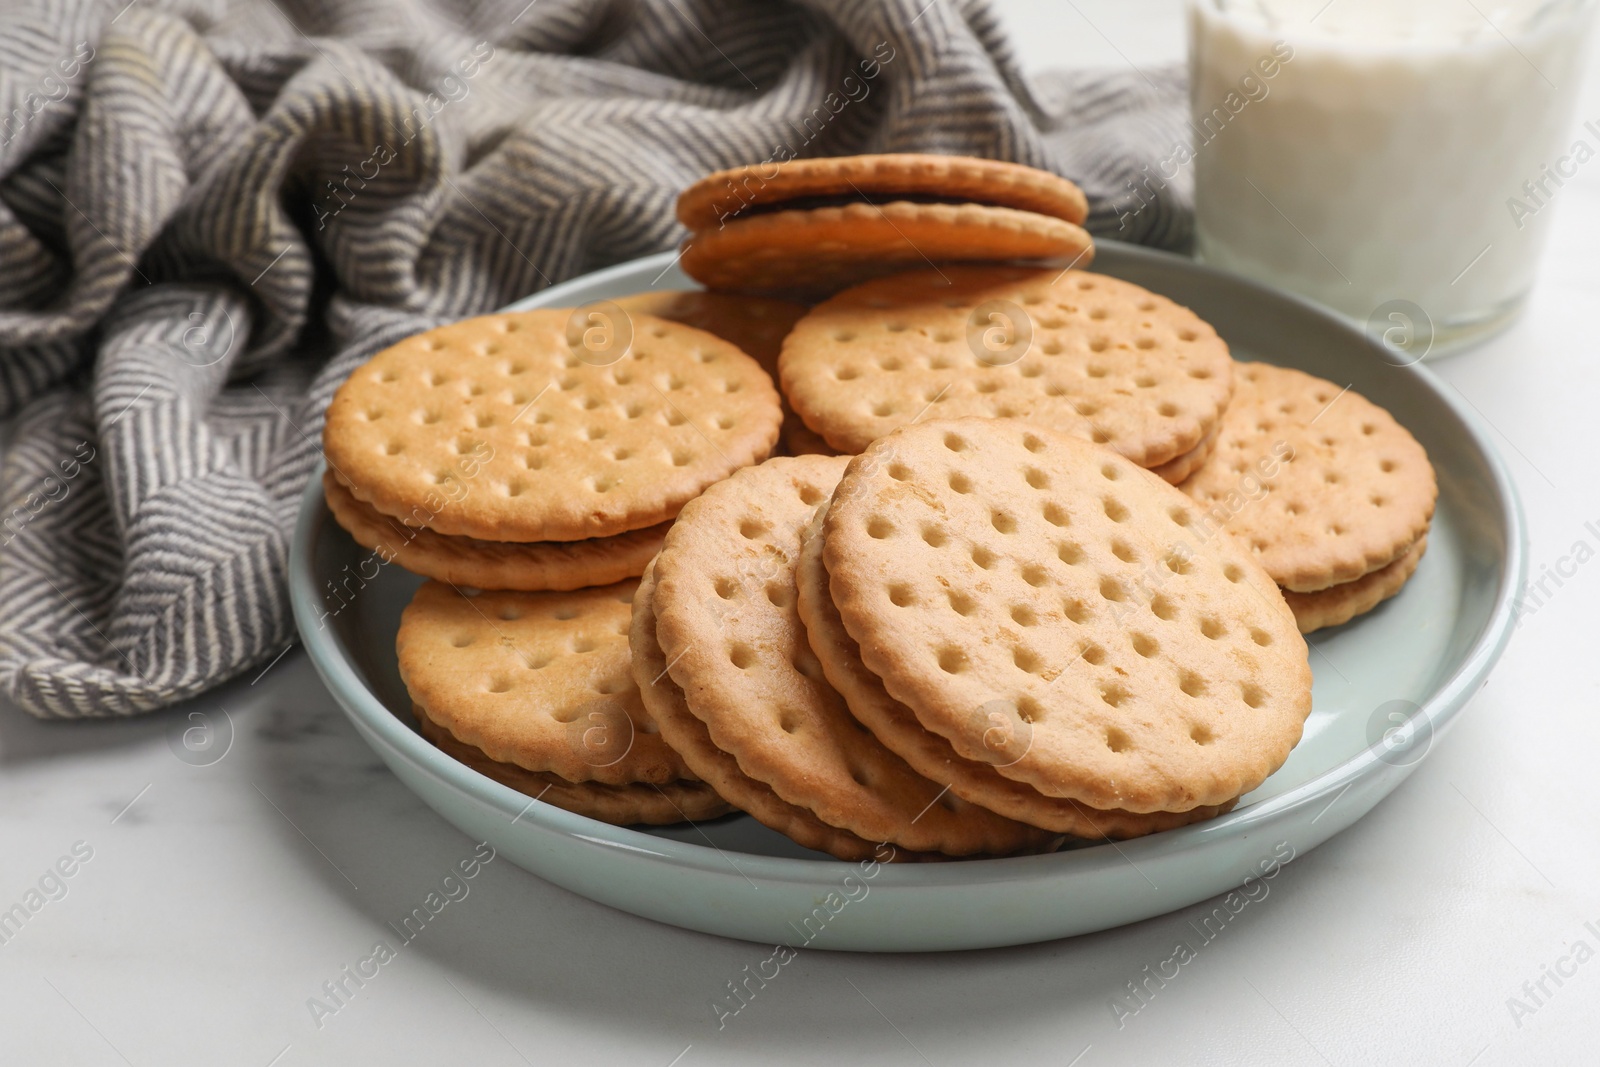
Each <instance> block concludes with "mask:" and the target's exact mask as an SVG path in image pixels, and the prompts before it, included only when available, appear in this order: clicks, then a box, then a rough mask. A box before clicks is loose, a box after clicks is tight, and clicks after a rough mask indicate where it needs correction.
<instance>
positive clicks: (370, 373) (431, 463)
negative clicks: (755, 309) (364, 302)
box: [323, 310, 781, 541]
mask: <svg viewBox="0 0 1600 1067" xmlns="http://www.w3.org/2000/svg"><path fill="white" fill-rule="evenodd" d="M573 315H574V313H573V312H571V311H564V310H542V311H520V312H507V313H503V314H498V315H486V316H483V317H482V318H476V319H467V320H465V321H463V322H457V323H453V324H451V325H449V326H441V327H439V328H438V329H435V330H429V331H427V332H426V333H422V334H418V335H417V336H415V337H410V338H407V339H406V340H404V341H402V342H400V343H399V344H397V345H394V346H392V347H390V348H386V349H384V350H383V351H382V352H379V353H378V354H377V355H376V356H374V357H373V358H372V359H371V360H369V361H368V362H367V363H366V364H364V365H363V366H361V367H359V368H357V369H356V371H355V372H354V373H353V374H351V375H350V378H349V379H348V380H347V381H346V382H345V383H344V384H343V385H342V386H340V387H339V390H338V392H337V393H335V394H334V398H333V402H332V404H331V405H330V406H329V408H328V416H327V425H326V428H325V429H324V431H323V445H324V450H325V453H326V455H327V459H328V466H329V467H330V468H332V469H333V470H334V472H335V473H336V474H337V476H338V477H339V479H340V480H341V481H343V482H344V483H345V484H346V485H347V486H349V487H350V490H351V492H352V493H353V494H354V495H355V496H356V497H357V498H358V499H360V500H362V501H364V502H366V503H367V504H370V505H371V506H372V507H373V508H374V509H375V510H377V511H379V512H382V513H383V514H385V515H391V516H394V517H396V518H399V519H400V520H401V521H403V522H406V523H407V524H408V525H421V526H428V527H430V528H431V529H433V530H435V531H437V532H438V533H442V534H450V535H453V536H461V537H474V538H477V539H479V540H483V541H577V540H583V539H585V538H592V537H610V536H614V535H616V534H621V533H625V532H627V531H629V530H640V529H643V528H645V527H648V526H654V525H656V524H657V523H660V522H664V521H666V520H668V519H670V518H672V517H673V516H675V515H676V514H677V512H678V509H679V508H681V507H682V506H683V504H684V503H685V502H686V501H688V500H691V499H693V498H694V497H695V496H697V495H699V493H700V492H701V490H703V489H704V488H705V487H706V486H707V485H709V484H711V483H712V482H714V481H717V480H718V479H720V478H723V477H726V476H727V475H728V474H730V473H731V472H733V471H734V470H737V469H738V468H740V467H742V466H746V465H748V464H750V463H755V462H759V461H760V460H761V459H763V458H765V457H766V455H767V454H768V453H769V452H771V450H772V447H773V445H774V444H775V443H776V442H777V439H778V425H779V421H780V418H781V412H780V409H779V403H778V396H777V393H776V392H775V390H774V389H773V387H772V382H771V379H770V378H768V376H767V374H766V373H765V372H764V371H762V369H761V367H760V366H759V365H758V364H757V363H756V362H755V360H753V359H751V358H750V357H749V356H747V355H745V354H744V353H743V352H741V351H739V350H738V349H737V348H735V347H734V346H733V345H731V344H729V343H728V342H726V341H723V340H722V339H720V338H718V337H714V336H712V335H711V334H708V333H706V332H704V331H702V330H696V329H693V328H692V327H689V326H682V325H679V324H678V323H674V322H667V321H665V320H662V319H657V318H654V317H652V316H648V315H640V316H637V317H636V318H634V319H632V334H633V336H632V337H631V338H624V337H622V336H620V335H619V334H618V333H617V332H616V331H615V330H613V331H612V332H610V333H609V334H606V336H605V337H604V338H602V337H601V335H600V333H599V332H596V330H595V329H594V328H592V327H590V328H586V327H585V326H584V323H583V321H582V320H578V321H576V322H573V321H572V319H573ZM569 327H571V328H570V329H569ZM624 341H626V345H625V346H624V344H623V342H624ZM602 342H604V344H609V345H610V348H606V347H604V346H603V344H602Z"/></svg>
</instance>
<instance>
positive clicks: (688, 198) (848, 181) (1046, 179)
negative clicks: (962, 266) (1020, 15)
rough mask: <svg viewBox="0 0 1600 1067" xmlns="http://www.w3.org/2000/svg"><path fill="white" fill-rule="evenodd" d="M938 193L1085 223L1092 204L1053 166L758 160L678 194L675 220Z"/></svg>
mask: <svg viewBox="0 0 1600 1067" xmlns="http://www.w3.org/2000/svg"><path fill="white" fill-rule="evenodd" d="M911 196H917V197H923V198H937V199H940V200H947V201H951V202H969V201H970V202H973V203H980V204H991V205H994V206H996V207H1008V208H1014V209H1016V210H1019V211H1032V212H1036V213H1038V214H1041V215H1050V216H1053V217H1055V218H1058V219H1064V220H1066V221H1067V222H1072V223H1078V224H1082V222H1083V221H1084V219H1085V218H1087V217H1088V214H1089V203H1088V200H1087V199H1086V198H1085V197H1084V195H1083V190H1081V189H1079V188H1078V187H1077V186H1076V185H1074V184H1073V183H1072V182H1070V181H1068V180H1067V179H1065V178H1062V177H1058V176H1057V175H1054V174H1051V173H1050V172H1049V171H1043V170H1038V169H1037V168H1034V167H1026V166H1023V165H1021V164H1019V163H1003V162H1001V161H999V160H994V159H978V158H975V157H972V156H942V155H929V154H925V153H909V152H908V153H891V154H885V155H861V156H838V157H826V158H813V159H794V160H789V161H787V162H784V163H770V162H769V163H755V164H751V165H749V166H743V167H733V168H730V169H728V170H719V171H716V172H714V173H712V174H708V175H706V176H705V177H704V178H702V179H700V180H699V181H697V182H695V183H694V184H693V185H691V186H689V188H687V189H685V190H684V191H683V193H682V195H680V196H679V197H678V221H680V222H682V223H683V224H684V226H686V227H688V228H689V229H691V230H703V229H708V228H710V227H713V226H718V225H721V224H723V223H725V222H727V221H728V220H729V219H731V218H733V217H735V216H737V215H739V214H741V213H744V212H747V211H750V210H752V209H761V208H764V207H768V206H770V205H773V204H778V203H783V202H786V201H791V202H792V201H795V200H805V199H814V198H817V197H851V198H861V199H866V198H871V199H872V200H874V201H883V200H889V199H894V198H896V197H911Z"/></svg>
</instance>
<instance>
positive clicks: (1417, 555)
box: [1283, 536, 1428, 634]
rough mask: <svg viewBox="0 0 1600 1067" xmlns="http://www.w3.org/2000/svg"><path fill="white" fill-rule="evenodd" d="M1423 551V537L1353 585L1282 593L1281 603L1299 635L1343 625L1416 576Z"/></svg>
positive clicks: (1424, 549)
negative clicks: (1295, 624)
mask: <svg viewBox="0 0 1600 1067" xmlns="http://www.w3.org/2000/svg"><path fill="white" fill-rule="evenodd" d="M1427 550H1428V538H1427V537H1426V536H1424V537H1423V538H1422V540H1420V541H1418V542H1417V543H1416V545H1415V546H1414V547H1413V548H1412V549H1411V551H1409V552H1407V553H1406V554H1405V555H1403V556H1401V557H1400V558H1399V559H1397V560H1395V561H1394V562H1393V563H1391V564H1389V565H1388V566H1387V567H1379V568H1378V569H1377V570H1375V571H1372V572H1371V573H1368V574H1363V575H1362V576H1361V577H1359V578H1357V579H1356V580H1355V581H1353V582H1340V583H1339V584H1338V585H1330V586H1328V588H1326V589H1319V590H1317V591H1316V592H1315V593H1294V592H1288V591H1285V593H1284V594H1283V599H1284V600H1286V601H1287V602H1288V604H1289V610H1290V611H1292V612H1294V620H1295V622H1296V623H1298V624H1299V626H1300V632H1301V633H1303V634H1308V633H1311V632H1312V631H1313V630H1320V629H1322V628H1323V627H1325V626H1338V625H1340V624H1342V623H1347V622H1349V621H1350V620H1351V619H1353V618H1355V617H1356V616H1357V615H1365V614H1366V613H1367V612H1369V611H1371V610H1372V609H1373V608H1375V607H1377V606H1378V605H1379V604H1382V603H1383V602H1384V601H1385V600H1388V599H1389V598H1390V597H1392V596H1394V595H1395V594H1396V593H1398V592H1400V588H1401V586H1403V585H1405V584H1406V583H1407V582H1409V581H1410V580H1411V576H1412V575H1413V574H1415V573H1416V572H1417V564H1419V563H1421V562H1422V554H1423V553H1424V552H1426V551H1427Z"/></svg>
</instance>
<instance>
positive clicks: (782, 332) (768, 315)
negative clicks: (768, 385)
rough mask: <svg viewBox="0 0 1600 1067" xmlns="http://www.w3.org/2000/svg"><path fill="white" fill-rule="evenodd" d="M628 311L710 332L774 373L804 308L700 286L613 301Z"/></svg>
mask: <svg viewBox="0 0 1600 1067" xmlns="http://www.w3.org/2000/svg"><path fill="white" fill-rule="evenodd" d="M616 304H617V306H618V307H620V308H622V310H623V311H626V312H627V313H628V314H630V315H655V316H656V317H658V318H663V319H668V320H670V321H672V322H681V323H683V324H684V325H685V326H693V327H694V328H695V329H697V330H704V331H706V333H712V334H716V335H717V336H718V337H720V338H722V339H723V340H724V341H727V342H729V343H731V344H734V345H737V346H738V347H739V349H740V351H742V352H744V354H745V355H747V356H749V357H751V358H752V359H754V360H755V361H756V362H757V363H759V364H761V369H762V370H764V371H766V372H767V373H768V374H771V375H773V376H774V377H776V376H777V373H778V353H779V352H780V351H782V349H783V339H784V338H785V337H786V336H788V334H789V330H790V329H792V328H793V327H794V324H795V323H797V322H799V321H800V317H801V316H802V315H804V314H805V313H806V312H807V311H809V310H810V309H809V308H808V307H806V306H805V305H804V304H797V303H795V302H794V301H792V300H774V299H772V298H770V297H763V296H736V295H734V294H732V293H710V292H706V291H705V290H700V289H658V290H654V291H652V292H648V293H635V294H634V295H632V296H620V297H618V298H617V299H616Z"/></svg>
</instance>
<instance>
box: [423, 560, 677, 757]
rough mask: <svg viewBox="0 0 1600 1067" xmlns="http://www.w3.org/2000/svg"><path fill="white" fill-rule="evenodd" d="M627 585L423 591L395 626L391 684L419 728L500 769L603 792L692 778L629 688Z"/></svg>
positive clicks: (432, 587)
mask: <svg viewBox="0 0 1600 1067" xmlns="http://www.w3.org/2000/svg"><path fill="white" fill-rule="evenodd" d="M636 584H637V583H635V582H632V581H628V582H619V583H617V584H616V585H610V586H601V587H598V588H593V589H580V590H577V591H574V592H565V593H519V592H474V593H463V592H460V591H458V590H456V589H454V588H452V587H450V586H448V585H445V584H443V583H440V582H425V583H423V585H422V586H421V588H419V589H418V590H417V593H416V596H414V597H413V598H412V600H411V603H410V604H408V605H407V606H406V609H405V611H404V612H402V613H401V616H400V633H399V636H398V637H397V638H396V641H395V650H396V653H397V655H398V656H399V660H400V677H401V679H402V680H403V681H404V682H405V686H406V689H407V691H409V692H410V694H411V699H412V700H413V701H414V702H415V703H417V704H420V705H421V706H422V707H423V708H424V709H426V711H427V713H428V716H429V718H431V719H433V720H434V721H435V722H437V723H438V724H439V725H440V726H442V727H444V728H445V729H446V730H448V731H450V733H451V735H452V736H454V737H456V738H457V739H459V740H460V741H462V742H464V743H466V744H468V745H472V746H473V747H475V748H479V749H482V750H483V752H484V753H485V754H486V755H487V756H488V757H489V758H490V759H492V760H496V761H498V762H500V763H514V764H516V765H517V766H519V767H523V768H525V769H527V770H530V771H542V772H547V773H550V774H555V775H558V776H559V777H561V778H564V779H566V780H567V781H569V782H600V783H603V784H607V785H628V784H655V785H662V784H665V783H667V782H673V781H677V780H679V779H683V778H693V777H694V773H693V772H692V771H691V770H690V769H689V767H688V766H687V765H686V764H685V763H684V761H683V759H682V757H680V756H679V755H678V754H677V753H676V752H674V751H673V750H672V749H671V748H670V747H668V745H667V743H666V742H665V741H663V740H662V739H661V737H660V735H659V733H658V732H657V729H656V725H655V723H654V722H653V721H652V720H651V718H650V716H649V713H648V712H646V711H645V708H644V704H643V703H641V701H640V698H639V689H638V686H636V685H634V682H633V674H632V671H631V669H630V666H629V653H628V620H629V618H630V617H631V615H632V606H631V602H632V599H633V592H634V587H635V585H636Z"/></svg>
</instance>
